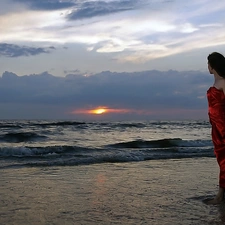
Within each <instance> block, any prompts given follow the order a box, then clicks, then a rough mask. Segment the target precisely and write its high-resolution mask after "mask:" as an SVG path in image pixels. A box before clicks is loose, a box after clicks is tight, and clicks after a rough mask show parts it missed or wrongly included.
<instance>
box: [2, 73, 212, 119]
mask: <svg viewBox="0 0 225 225" xmlns="http://www.w3.org/2000/svg"><path fill="white" fill-rule="evenodd" d="M210 82H211V77H210V76H209V75H208V74H205V73H203V72H198V71H186V72H178V71H172V70H171V71H167V72H160V71H156V70H155V71H154V70H152V71H144V72H135V73H112V72H110V71H105V72H101V73H98V74H94V75H91V76H83V75H77V74H75V75H73V74H69V75H68V76H66V77H63V78H62V77H60V78H59V77H55V76H53V75H51V74H49V73H47V72H45V73H42V74H39V75H36V74H33V75H26V76H21V77H19V76H17V75H16V74H13V73H10V72H5V73H4V74H3V76H2V78H1V79H0V104H24V105H29V104H34V105H42V106H43V105H46V107H48V106H54V107H55V108H57V107H58V108H59V109H60V111H62V109H64V110H65V111H64V113H65V114H64V115H63V114H61V116H62V117H63V116H64V117H65V116H66V115H67V116H68V115H70V114H73V112H76V111H81V112H82V111H85V110H91V109H92V108H96V107H99V106H105V107H107V108H109V109H113V110H114V111H112V112H116V110H118V112H119V110H120V109H123V111H124V112H128V111H129V112H133V113H134V114H135V112H137V113H138V114H142V112H143V114H145V115H146V114H148V112H161V113H164V116H166V112H167V111H176V110H177V111H178V112H180V111H183V112H185V110H187V111H189V110H197V111H198V110H202V111H204V110H205V109H206V107H207V102H206V90H207V88H208V87H209V85H210ZM126 110H127V111H126ZM156 114H157V113H156ZM84 116H85V115H84ZM184 116H185V115H184ZM186 116H188V115H186ZM48 117H49V115H48Z"/></svg>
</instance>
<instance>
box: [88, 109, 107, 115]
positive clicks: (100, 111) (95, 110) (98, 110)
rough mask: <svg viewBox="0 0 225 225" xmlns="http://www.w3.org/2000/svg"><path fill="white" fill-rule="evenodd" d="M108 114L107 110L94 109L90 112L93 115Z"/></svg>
mask: <svg viewBox="0 0 225 225" xmlns="http://www.w3.org/2000/svg"><path fill="white" fill-rule="evenodd" d="M106 112H107V109H106V108H97V109H92V110H90V111H89V113H91V114H98V115H99V114H103V113H106Z"/></svg>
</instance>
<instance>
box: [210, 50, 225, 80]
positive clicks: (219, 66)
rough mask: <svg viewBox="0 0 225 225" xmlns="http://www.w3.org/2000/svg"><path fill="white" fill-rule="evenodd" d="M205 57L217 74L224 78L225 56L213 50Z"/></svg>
mask: <svg viewBox="0 0 225 225" xmlns="http://www.w3.org/2000/svg"><path fill="white" fill-rule="evenodd" d="M207 59H208V63H209V64H210V66H211V67H212V68H213V69H214V70H215V71H216V72H217V73H218V75H219V76H221V77H223V78H225V57H224V56H223V55H222V54H220V53H218V52H213V53H211V54H209V56H208V58H207Z"/></svg>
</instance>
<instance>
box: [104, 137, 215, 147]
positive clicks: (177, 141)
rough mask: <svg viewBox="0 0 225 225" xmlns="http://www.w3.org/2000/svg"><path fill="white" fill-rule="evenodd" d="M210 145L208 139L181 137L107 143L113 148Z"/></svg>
mask: <svg viewBox="0 0 225 225" xmlns="http://www.w3.org/2000/svg"><path fill="white" fill-rule="evenodd" d="M209 145H211V141H208V140H194V141H193V140H182V139H181V138H166V139H159V140H150V141H146V140H142V139H139V140H135V141H129V142H120V143H115V144H111V145H108V146H109V147H114V148H169V147H202V146H209Z"/></svg>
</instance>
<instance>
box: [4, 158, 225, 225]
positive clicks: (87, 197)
mask: <svg viewBox="0 0 225 225" xmlns="http://www.w3.org/2000/svg"><path fill="white" fill-rule="evenodd" d="M218 173H219V168H218V165H217V162H216V159H215V158H187V159H170V160H150V161H144V162H129V163H106V164H93V165H82V166H65V167H33V168H19V169H16V168H8V169H3V170H1V177H0V180H1V181H0V182H1V193H2V194H1V201H0V202H1V203H0V208H1V212H0V224H7V225H11V224H16V225H22V224H23V225H24V224H32V225H36V224H37V225H42V224H48V225H50V224H54V225H62V224H66V225H67V224H68V225H71V224H76V225H79V224H84V225H89V224H90V225H92V224H94V225H95V224H96V225H100V224H101V225H107V224H124V225H126V224H135V225H136V224H151V225H167V224H168V225H172V224H173V225H178V224H183V225H189V224H196V225H197V224H198V225H201V224H202V225H203V224H204V225H207V224H224V222H225V204H224V203H222V204H221V205H219V206H209V205H206V204H204V203H203V200H204V199H206V198H209V197H214V195H215V194H216V192H217V188H218Z"/></svg>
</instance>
